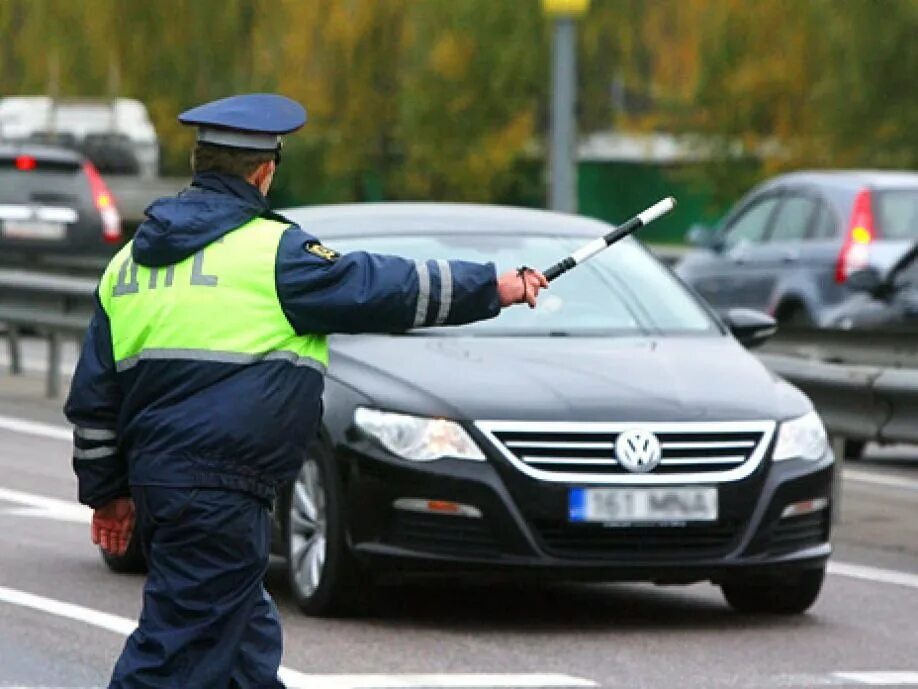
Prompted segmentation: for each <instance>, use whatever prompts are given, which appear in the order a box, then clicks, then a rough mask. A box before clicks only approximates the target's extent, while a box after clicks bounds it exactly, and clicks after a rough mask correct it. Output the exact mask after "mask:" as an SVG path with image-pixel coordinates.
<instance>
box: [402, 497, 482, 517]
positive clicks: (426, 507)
mask: <svg viewBox="0 0 918 689" xmlns="http://www.w3.org/2000/svg"><path fill="white" fill-rule="evenodd" d="M392 506H393V507H394V508H395V509H397V510H404V511H405V512H426V513H427V514H448V515H452V516H454V517H470V518H471V519H481V510H479V509H478V508H477V507H472V506H471V505H463V504H462V503H460V502H451V501H449V500H425V499H424V498H399V499H398V500H396V501H395V502H393V503H392Z"/></svg>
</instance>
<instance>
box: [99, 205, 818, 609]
mask: <svg viewBox="0 0 918 689" xmlns="http://www.w3.org/2000/svg"><path fill="white" fill-rule="evenodd" d="M282 212H283V213H284V214H285V215H287V216H288V217H290V218H291V219H293V220H295V221H296V222H298V223H299V224H300V225H301V226H302V227H303V228H304V229H306V230H307V231H308V232H310V233H312V234H314V235H316V236H318V237H320V238H321V239H322V240H323V242H324V243H325V244H326V245H327V246H329V247H330V248H332V249H335V250H336V251H339V252H348V251H352V250H368V251H373V252H379V253H392V254H398V255H402V256H406V257H408V258H412V259H415V260H418V261H423V260H426V259H430V258H454V259H455V258H459V259H466V260H472V261H480V262H484V261H493V262H495V263H496V266H497V269H498V271H503V270H505V269H507V268H508V267H511V266H518V265H519V264H521V263H524V262H525V263H527V264H529V265H535V266H548V265H550V264H552V263H554V262H555V261H556V260H558V259H559V258H562V257H564V256H567V255H569V254H570V253H571V252H572V251H573V250H574V249H576V248H578V247H579V246H580V245H582V244H583V243H584V242H585V241H588V240H590V239H593V238H595V237H597V236H600V235H603V234H605V233H607V232H608V231H609V230H610V227H609V226H608V225H606V224H604V223H601V222H599V221H596V220H591V219H587V218H583V217H577V216H570V215H560V214H554V213H548V212H544V211H533V210H523V209H509V208H498V207H487V206H473V205H458V204H365V205H352V206H339V207H314V208H303V209H292V210H287V211H282ZM437 289H441V290H448V289H449V285H448V283H445V284H443V285H441V286H439V287H437ZM444 298H445V297H444ZM445 299H446V300H447V301H448V298H445ZM725 323H726V324H725ZM731 329H732V331H733V333H734V334H735V335H736V337H734V334H731ZM773 330H774V321H773V320H772V319H770V318H768V317H767V316H764V315H762V314H757V313H751V312H747V311H743V310H734V311H731V312H729V313H728V314H727V317H726V321H722V320H721V319H719V318H718V317H717V316H716V315H714V313H713V312H712V311H711V310H709V308H708V307H707V306H706V305H704V304H703V303H701V302H700V301H699V300H697V299H696V297H695V296H694V295H692V294H691V293H690V292H689V291H688V290H686V289H685V288H684V287H683V286H682V285H681V284H680V283H679V281H678V280H677V279H676V278H675V277H674V276H673V275H672V274H671V273H670V272H669V270H668V269H667V268H665V267H664V266H663V265H662V264H660V263H659V262H658V261H657V260H656V259H655V258H653V257H652V256H651V255H650V254H649V253H648V252H647V251H646V250H645V249H644V248H643V247H642V246H641V245H640V244H639V243H638V242H636V241H633V240H630V239H629V240H626V241H623V242H621V243H620V244H617V245H616V246H615V247H614V248H612V249H610V250H609V251H607V252H605V253H603V254H601V255H599V256H597V257H596V258H595V259H593V260H591V261H590V262H589V263H586V264H584V265H583V266H581V267H579V268H577V269H576V270H573V271H571V272H569V273H568V274H566V275H565V276H564V277H563V278H560V279H559V280H557V281H556V282H553V283H552V284H551V287H550V289H548V290H547V291H545V292H543V293H542V294H541V295H540V300H539V306H538V308H536V309H535V310H534V311H530V310H529V309H524V308H516V309H507V310H505V311H503V312H502V313H501V314H500V315H499V316H498V317H497V318H494V319H492V320H489V321H484V322H480V323H474V324H470V325H467V326H462V327H458V328H432V329H424V330H418V331H412V332H409V333H407V334H403V335H337V336H334V337H332V338H331V339H330V345H331V361H330V366H329V371H328V376H327V380H326V390H325V396H324V405H325V413H324V417H323V421H322V426H321V431H320V435H319V438H318V439H317V441H316V442H315V444H314V445H313V446H312V447H311V451H310V453H309V458H308V460H307V461H306V462H305V464H304V465H303V467H302V470H301V471H300V473H299V476H298V477H297V478H296V480H295V481H294V482H293V484H292V485H291V486H290V487H289V489H287V490H285V491H284V492H283V493H282V495H281V496H280V497H279V498H278V501H277V505H276V510H275V516H276V529H275V533H274V549H275V552H276V553H278V554H280V555H283V556H284V557H285V558H286V562H287V568H288V573H289V579H290V583H291V587H292V590H293V593H294V595H295V597H296V599H297V601H298V602H299V604H300V606H301V607H302V608H303V610H304V611H306V612H307V613H309V614H329V613H332V612H334V611H335V610H337V609H340V607H342V606H347V605H348V603H349V602H350V601H352V600H353V598H354V595H355V591H356V590H357V589H358V588H359V587H360V586H361V585H363V584H364V583H365V582H366V581H367V580H369V579H372V578H373V577H376V576H390V577H391V576H393V575H394V576H404V575H405V574H406V573H414V574H425V575H428V574H431V573H439V574H444V573H448V574H452V575H462V576H474V575H486V576H493V575H495V574H502V575H504V576H511V577H529V578H537V579H540V580H549V579H567V580H579V579H589V580H598V581H617V580H644V581H653V582H658V583H661V584H687V583H691V582H695V581H704V580H710V581H713V582H714V583H716V584H718V585H720V586H721V587H722V589H723V592H724V595H725V597H726V599H727V601H728V602H729V603H730V604H731V605H732V606H734V607H735V608H737V609H739V610H742V611H765V612H779V613H799V612H802V611H804V610H806V609H807V608H808V607H809V606H810V605H811V604H812V603H813V601H815V599H816V597H817V595H818V593H819V590H820V586H821V583H822V580H823V575H824V572H825V566H826V560H827V558H828V556H829V553H830V550H831V548H830V545H829V531H830V521H831V507H832V474H833V466H834V460H833V456H832V453H831V450H830V449H829V448H828V446H827V442H826V436H825V431H824V429H823V426H822V423H821V421H820V420H819V417H818V416H817V415H816V413H815V412H814V410H813V406H812V405H811V404H810V402H809V400H808V399H807V398H806V397H805V396H804V395H803V394H802V393H801V392H800V391H798V390H797V389H795V388H794V387H792V386H791V385H789V384H788V383H786V382H785V381H783V380H781V379H779V378H777V377H775V376H774V375H773V374H771V373H770V372H769V371H768V370H767V369H766V368H765V367H764V366H763V365H762V364H761V363H760V362H759V361H758V359H756V358H755V357H754V356H752V355H751V354H750V353H749V352H748V351H746V349H745V348H744V347H743V346H742V344H740V342H738V341H737V338H739V339H741V340H743V341H745V342H746V343H747V344H750V345H753V344H756V343H757V342H760V341H762V340H763V339H764V338H765V337H767V335H768V334H770V333H771V332H772V331H773ZM106 559H107V561H108V562H109V564H110V565H111V566H113V567H115V568H117V567H118V566H119V561H117V560H113V559H112V558H110V557H107V558H106Z"/></svg>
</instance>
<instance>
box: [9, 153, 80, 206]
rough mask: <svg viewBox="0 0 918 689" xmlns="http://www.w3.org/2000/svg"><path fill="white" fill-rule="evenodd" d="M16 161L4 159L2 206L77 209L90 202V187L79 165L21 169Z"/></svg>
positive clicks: (40, 164) (36, 165)
mask: <svg viewBox="0 0 918 689" xmlns="http://www.w3.org/2000/svg"><path fill="white" fill-rule="evenodd" d="M23 157H24V156H23ZM29 160H33V159H29ZM16 161H17V159H14V158H0V203H15V204H28V203H41V202H56V203H59V204H63V205H69V206H74V205H78V204H79V203H81V202H83V201H85V200H86V199H88V198H89V185H88V183H87V182H86V179H85V177H84V175H83V172H82V170H81V168H80V167H79V165H78V164H76V163H47V162H44V161H33V162H32V163H31V164H30V165H29V166H28V167H25V166H23V167H24V169H20V167H19V166H17V162H16ZM33 165H34V167H33Z"/></svg>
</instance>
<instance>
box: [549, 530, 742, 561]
mask: <svg viewBox="0 0 918 689" xmlns="http://www.w3.org/2000/svg"><path fill="white" fill-rule="evenodd" d="M534 526H535V528H536V531H537V532H538V534H539V536H540V537H541V539H542V542H543V544H544V547H545V549H546V550H547V551H548V552H549V553H551V554H553V555H557V556H559V557H573V558H595V559H607V560H631V559H641V558H647V559H653V558H686V557H688V558H706V557H722V556H723V555H726V554H727V553H728V552H729V550H730V549H731V548H732V547H733V545H734V543H735V542H736V540H737V537H738V535H739V532H740V525H739V524H738V523H737V522H732V521H731V522H723V523H717V524H710V525H704V526H679V527H623V528H609V527H606V526H602V525H599V524H570V523H568V522H562V521H537V522H536V523H535V524H534Z"/></svg>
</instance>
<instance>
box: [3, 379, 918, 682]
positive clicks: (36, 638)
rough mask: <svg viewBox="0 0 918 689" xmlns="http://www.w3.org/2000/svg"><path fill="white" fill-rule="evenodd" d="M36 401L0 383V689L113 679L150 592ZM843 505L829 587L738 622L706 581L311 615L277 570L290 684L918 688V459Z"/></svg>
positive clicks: (439, 588) (423, 594)
mask: <svg viewBox="0 0 918 689" xmlns="http://www.w3.org/2000/svg"><path fill="white" fill-rule="evenodd" d="M2 375H3V376H5V372H4V374H2ZM40 390H41V383H40V381H39V380H36V379H26V380H11V379H10V378H9V377H6V378H5V379H4V378H3V377H2V376H0V689H7V688H9V687H67V688H76V687H98V686H105V684H106V682H107V679H108V676H109V672H110V669H111V666H112V663H113V661H114V659H115V658H116V657H117V655H118V653H119V652H120V649H121V645H122V643H123V639H124V635H125V633H126V632H127V631H128V630H130V629H131V627H132V625H133V621H134V619H136V615H137V613H138V610H139V604H140V591H141V586H142V583H143V582H142V578H140V577H137V576H123V575H114V574H111V573H109V572H108V571H107V570H106V569H105V567H104V565H103V564H102V563H101V561H100V559H99V557H98V554H97V552H96V551H95V550H94V548H93V547H92V545H91V544H90V542H89V538H88V526H87V523H88V512H87V511H86V510H84V509H82V508H80V507H79V506H76V505H75V503H74V502H73V497H74V495H75V481H74V479H73V477H72V474H71V472H70V467H69V461H70V460H69V451H70V446H69V440H68V437H69V430H68V429H67V427H66V426H65V424H64V422H63V419H62V418H61V416H60V413H59V411H58V410H57V407H58V406H59V404H60V403H59V402H57V403H53V404H51V403H47V402H43V401H41V400H40V394H39V393H40ZM30 421H31V422H33V423H31V424H30V423H29V422H30ZM34 422H39V424H38V425H35V424H34ZM842 505H843V509H842V519H841V523H840V524H839V525H838V526H837V528H836V532H835V544H836V556H835V558H834V560H833V564H832V567H833V570H832V574H830V576H829V577H828V579H827V583H826V586H825V589H824V592H823V594H822V596H821V598H820V599H819V601H818V602H817V604H816V605H815V606H814V608H813V609H812V611H811V612H810V614H808V615H805V616H801V617H797V618H790V619H780V618H771V617H764V616H748V617H744V616H740V615H736V614H734V613H732V612H731V611H730V610H729V609H728V608H727V607H726V606H725V605H724V603H723V602H722V599H721V597H720V594H719V591H718V590H717V589H716V588H714V587H712V586H710V585H705V584H699V585H695V586H690V587H678V588H657V587H653V586H650V585H633V584H629V585H561V586H557V585H556V586H550V587H549V586H546V587H521V586H517V585H508V584H495V583H487V584H474V583H464V584H460V583H456V582H453V583H445V582H440V583H427V584H422V585H418V584H415V585H411V586H406V585H401V586H393V587H387V588H385V589H383V590H382V591H380V592H379V593H378V594H377V595H376V596H375V598H374V599H373V600H372V602H371V605H370V607H369V609H368V610H367V613H366V614H365V615H364V616H362V617H360V618H351V619H344V620H312V619H307V618H305V617H302V616H301V615H300V614H299V613H298V611H297V610H296V608H295V606H294V605H293V603H292V601H291V599H290V596H289V594H288V592H287V590H286V586H285V583H284V576H283V570H282V566H281V565H280V563H276V565H275V566H274V567H272V571H271V573H270V576H269V580H268V585H269V588H270V590H271V592H272V594H273V595H274V596H275V598H276V599H277V601H278V605H279V607H280V610H281V612H282V615H283V618H284V625H285V653H284V666H285V668H286V671H285V675H284V676H285V678H286V679H287V681H288V684H289V685H290V686H291V687H309V688H311V689H312V688H315V689H345V688H350V687H355V688H356V687H494V686H505V687H543V686H565V687H567V686H570V687H573V686H601V687H654V688H668V687H678V688H680V689H682V688H686V689H688V688H692V687H699V688H702V687H703V688H708V687H818V686H868V685H873V686H877V685H885V686H910V685H914V686H918V449H915V448H893V449H877V448H871V451H870V452H869V456H868V458H867V460H866V461H862V462H858V463H851V464H849V465H848V466H847V467H846V473H845V479H844V483H843V503H842ZM75 606H79V607H75Z"/></svg>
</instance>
